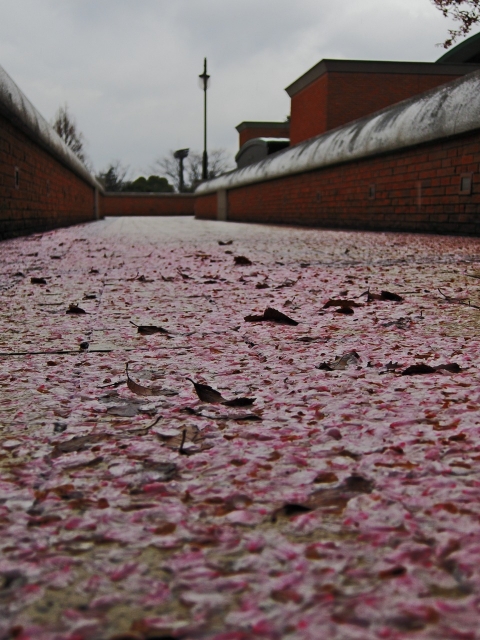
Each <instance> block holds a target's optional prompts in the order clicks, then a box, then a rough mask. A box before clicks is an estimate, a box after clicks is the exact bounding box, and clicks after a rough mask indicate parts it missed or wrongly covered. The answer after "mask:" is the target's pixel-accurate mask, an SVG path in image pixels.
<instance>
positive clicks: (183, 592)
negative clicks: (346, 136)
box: [0, 218, 480, 640]
mask: <svg viewBox="0 0 480 640" xmlns="http://www.w3.org/2000/svg"><path fill="white" fill-rule="evenodd" d="M235 258H237V260H236V262H237V263H240V264H236V262H235ZM245 258H247V259H248V260H249V261H250V262H251V264H248V261H247V260H245ZM0 262H1V275H0V294H1V321H2V330H1V332H0V341H1V345H0V352H1V356H0V389H1V399H0V405H1V430H0V470H1V476H0V487H1V491H0V527H1V543H2V553H1V555H0V638H1V639H2V640H7V639H9V640H10V639H13V638H15V639H17V640H18V639H20V640H27V639H32V640H84V639H85V640H87V639H88V640H111V639H113V638H116V639H117V640H120V639H123V640H136V639H138V640H142V639H146V638H184V639H190V638H192V639H193V638H202V639H208V640H247V639H250V638H262V639H263V638H267V639H275V640H276V639H282V640H283V639H286V640H288V639H292V640H298V639H301V640H303V639H305V640H318V639H319V638H329V639H339V640H350V639H351V640H369V639H371V638H383V639H398V638H410V637H415V638H416V639H419V638H421V639H425V638H431V639H434V638H435V639H440V638H442V639H444V638H449V639H455V638H458V639H463V640H467V639H472V640H474V639H476V638H478V637H479V636H478V627H479V619H480V617H479V607H480V600H479V597H478V594H479V593H480V567H479V563H478V551H479V548H480V527H479V520H480V502H479V497H480V482H479V479H478V478H479V476H478V472H479V470H480V416H479V407H480V375H479V369H478V366H479V365H478V362H479V353H480V343H479V340H478V332H479V324H480V309H479V307H480V296H479V293H478V290H479V281H478V278H479V277H480V269H479V264H480V240H478V239H465V238H446V237H435V236H431V237H428V236H413V235H406V234H403V235H400V234H373V233H353V232H351V233H350V232H339V231H321V230H308V229H292V228H281V227H267V226H256V225H239V224H233V223H217V222H201V221H194V220H192V219H186V218H181V219H174V218H171V219H163V218H157V219H149V218H135V219H107V220H105V221H100V222H97V223H92V224H90V225H85V226H79V227H74V228H70V229H62V230H58V231H55V232H52V233H47V234H43V235H35V236H32V237H28V238H23V239H18V240H13V241H9V242H4V243H2V244H0ZM242 263H243V264H242ZM245 263H247V264H245ZM367 291H368V292H369V295H368V296H367ZM382 292H383V293H382ZM392 294H394V295H392ZM399 297H400V298H401V299H398V298H399ZM327 303H329V304H328V305H327ZM326 305H327V306H326ZM267 308H270V309H274V310H276V312H281V313H280V314H279V313H276V312H274V311H269V312H267V313H265V319H264V320H263V321H260V320H261V318H262V317H263V316H264V312H265V310H266V309H267ZM68 311H70V313H68ZM82 311H84V312H85V313H82ZM281 314H284V316H287V317H286V318H285V317H282V315H281ZM251 315H253V316H256V317H257V318H256V321H246V320H245V319H244V318H245V317H246V316H251ZM269 318H270V319H269ZM278 319H280V320H282V319H283V321H284V322H283V323H282V322H276V321H275V320H278ZM291 320H294V321H295V322H296V323H297V322H298V324H288V322H289V321H291ZM285 322H286V323H285ZM138 327H140V329H139V328H138ZM142 327H143V328H142ZM87 343H88V344H87ZM127 363H128V367H129V368H128V373H129V379H128V384H127V375H126V365H127ZM415 365H416V366H415ZM412 366H413V369H412V368H411V367H412ZM402 374H403V375H402ZM189 378H190V379H191V380H193V381H194V382H195V383H197V385H198V384H203V385H209V386H210V387H212V388H213V389H214V390H215V391H217V392H218V393H217V394H216V393H215V391H213V390H211V389H208V388H205V387H202V386H200V387H198V386H197V390H198V393H199V395H200V396H201V398H202V399H199V397H198V395H197V394H196V390H195V388H194V386H193V384H192V382H191V381H189V380H188V379H189ZM220 394H221V397H220ZM245 398H250V399H255V400H254V402H253V403H251V402H250V404H249V401H248V400H245ZM212 400H213V401H215V402H211V401H212ZM224 400H226V402H227V404H225V403H224ZM232 400H233V401H234V402H229V401H232ZM232 405H233V406H232Z"/></svg>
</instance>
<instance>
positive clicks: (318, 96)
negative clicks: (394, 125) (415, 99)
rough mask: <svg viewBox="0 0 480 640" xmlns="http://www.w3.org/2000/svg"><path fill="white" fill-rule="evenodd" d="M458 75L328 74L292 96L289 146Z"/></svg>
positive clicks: (436, 85) (328, 72)
mask: <svg viewBox="0 0 480 640" xmlns="http://www.w3.org/2000/svg"><path fill="white" fill-rule="evenodd" d="M457 77H459V75H458V74H457V75H438V74H432V75H428V74H415V73H411V74H406V73H361V72H356V73H339V72H331V71H327V72H326V73H325V74H323V75H322V76H320V77H319V78H317V79H316V80H315V81H314V82H312V83H311V84H309V85H308V86H307V87H305V88H304V89H303V90H301V91H300V92H298V93H297V94H295V95H293V96H292V103H291V124H290V143H291V144H292V145H294V144H297V143H298V142H302V141H303V140H307V139H308V138H312V137H313V136H317V135H320V134H321V133H325V131H328V130H330V129H335V128H336V127H339V126H341V125H343V124H346V123H347V122H351V121H353V120H356V119H357V118H361V117H363V116H366V115H368V114H370V113H374V112H375V111H379V110H380V109H383V108H385V107H388V106H389V105H392V104H395V103H397V102H400V101H401V100H405V99H406V98H410V97H411V96H414V95H416V94H418V93H421V92H423V91H427V90H429V89H433V88H435V87H438V86H439V85H441V84H445V83H446V82H450V81H451V80H454V79H455V78H457Z"/></svg>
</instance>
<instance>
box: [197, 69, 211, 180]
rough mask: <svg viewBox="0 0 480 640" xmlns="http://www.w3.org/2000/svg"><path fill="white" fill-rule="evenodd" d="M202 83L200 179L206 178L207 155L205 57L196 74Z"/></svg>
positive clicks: (206, 79)
mask: <svg viewBox="0 0 480 640" xmlns="http://www.w3.org/2000/svg"><path fill="white" fill-rule="evenodd" d="M198 77H199V78H200V80H201V81H202V84H203V158H202V180H208V155H207V89H208V84H209V83H208V81H209V79H210V76H209V75H208V74H207V59H206V58H204V59H203V73H202V74H200V75H199V76H198Z"/></svg>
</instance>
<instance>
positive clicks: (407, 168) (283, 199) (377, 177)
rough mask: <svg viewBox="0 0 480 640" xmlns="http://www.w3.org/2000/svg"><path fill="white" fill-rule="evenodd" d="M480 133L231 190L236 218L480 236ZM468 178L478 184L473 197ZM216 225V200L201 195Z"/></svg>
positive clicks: (198, 208)
mask: <svg viewBox="0 0 480 640" xmlns="http://www.w3.org/2000/svg"><path fill="white" fill-rule="evenodd" d="M479 171H480V131H477V132H475V133H469V134H467V135H463V136H459V137H456V138H452V139H449V140H441V141H436V142H435V143H429V144H424V145H421V146H418V147H415V148H410V149H403V150H401V151H397V152H394V153H391V154H388V155H381V156H376V157H373V158H372V157H370V158H365V159H364V160H360V161H355V162H351V163H345V164H343V165H337V166H331V167H327V168H323V169H318V170H316V171H311V172H307V173H301V174H297V175H290V176H287V177H283V178H280V179H276V180H270V181H266V182H261V183H253V184H250V185H246V186H242V187H238V188H235V189H231V190H229V191H228V220H232V221H239V222H269V223H282V224H294V225H299V224H300V225H311V226H324V227H342V228H359V229H381V230H387V229H391V230H401V231H419V232H430V233H431V232H434V233H448V234H450V233H451V234H465V235H468V234H478V233H480V174H479ZM462 177H463V178H464V181H463V187H464V190H466V191H468V190H469V189H468V180H469V178H471V179H472V186H471V193H464V194H461V193H460V191H461V188H462ZM195 212H196V216H197V217H198V218H210V219H216V217H217V197H216V194H208V195H205V196H198V197H197V200H196V203H195Z"/></svg>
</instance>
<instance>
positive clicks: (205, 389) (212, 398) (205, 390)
mask: <svg viewBox="0 0 480 640" xmlns="http://www.w3.org/2000/svg"><path fill="white" fill-rule="evenodd" d="M187 380H189V381H190V382H191V383H192V384H193V386H194V387H195V392H196V394H197V396H198V397H199V399H200V400H201V401H202V402H208V403H210V404H219V403H223V402H225V398H224V397H223V396H222V394H221V393H220V392H219V391H216V390H215V389H213V387H210V386H209V385H208V384H202V383H200V382H194V381H193V380H192V379H191V378H187Z"/></svg>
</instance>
